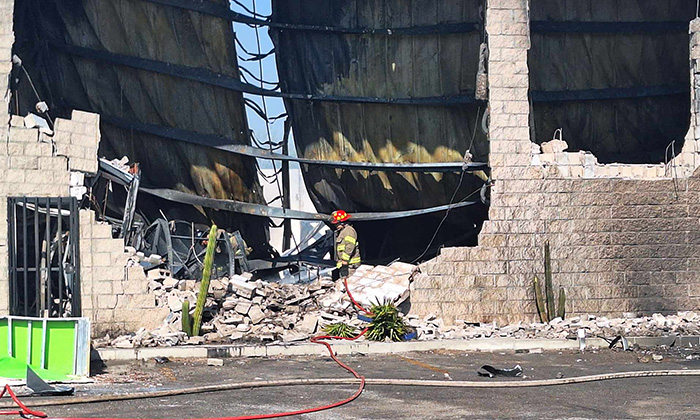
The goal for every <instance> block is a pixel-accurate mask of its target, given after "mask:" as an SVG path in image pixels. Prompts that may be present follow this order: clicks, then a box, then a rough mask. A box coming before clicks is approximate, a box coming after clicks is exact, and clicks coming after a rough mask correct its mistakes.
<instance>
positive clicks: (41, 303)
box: [7, 197, 80, 318]
mask: <svg viewBox="0 0 700 420" xmlns="http://www.w3.org/2000/svg"><path fill="white" fill-rule="evenodd" d="M7 208H8V210H7V212H8V217H7V220H8V223H9V252H10V258H9V260H10V264H9V265H10V314H11V315H19V316H43V317H54V318H59V317H76V316H80V270H79V269H78V267H80V263H79V255H80V253H79V248H78V245H79V241H80V233H79V230H78V228H79V224H80V219H79V214H78V206H77V201H76V199H75V198H73V197H58V198H53V197H52V198H47V197H10V198H8V207H7Z"/></svg>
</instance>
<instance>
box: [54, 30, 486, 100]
mask: <svg viewBox="0 0 700 420" xmlns="http://www.w3.org/2000/svg"><path fill="white" fill-rule="evenodd" d="M49 45H50V46H51V47H53V48H55V49H56V50H58V51H61V52H64V53H66V54H70V55H73V56H77V57H83V58H87V59H90V60H97V61H103V62H107V63H112V64H116V65H120V66H126V67H131V68H135V69H139V70H146V71H150V72H154V73H159V74H165V75H168V76H172V77H178V78H181V79H185V80H192V81H195V82H199V83H204V84H207V85H211V86H217V87H220V88H224V89H228V90H233V91H236V92H243V93H249V94H251V95H260V96H268V97H274V98H284V99H291V100H299V101H317V102H335V103H367V104H389V105H428V106H435V105H443V106H447V105H469V104H476V103H479V101H477V100H476V98H475V97H474V96H473V95H471V96H470V95H450V96H431V97H422V98H379V97H368V96H338V95H318V94H311V93H308V94H307V93H287V92H280V91H276V90H269V89H262V88H260V87H258V86H255V85H251V84H250V83H244V82H242V81H241V80H240V79H238V78H235V77H231V76H228V75H225V74H221V73H216V72H213V71H211V70H207V69H203V68H198V67H188V66H181V65H177V64H171V63H167V62H163V61H158V60H151V59H148V58H140V57H135V56H130V55H123V54H115V53H111V52H109V51H103V50H95V49H92V48H85V47H79V46H76V45H69V44H64V43H60V42H55V41H49Z"/></svg>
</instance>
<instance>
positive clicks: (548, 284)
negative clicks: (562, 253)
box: [544, 241, 556, 320]
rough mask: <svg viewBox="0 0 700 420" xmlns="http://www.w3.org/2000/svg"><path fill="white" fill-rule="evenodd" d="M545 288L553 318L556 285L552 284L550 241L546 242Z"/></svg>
mask: <svg viewBox="0 0 700 420" xmlns="http://www.w3.org/2000/svg"><path fill="white" fill-rule="evenodd" d="M544 289H545V293H546V295H547V317H548V318H549V319H550V320H552V319H553V318H554V314H555V313H556V308H555V304H556V302H554V287H553V286H552V257H551V255H550V253H549V241H546V242H545V243H544Z"/></svg>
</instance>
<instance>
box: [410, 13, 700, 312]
mask: <svg viewBox="0 0 700 420" xmlns="http://www.w3.org/2000/svg"><path fill="white" fill-rule="evenodd" d="M486 16H487V32H488V34H489V46H490V57H489V88H490V99H489V100H490V111H491V114H490V133H489V137H490V145H491V154H490V164H491V167H492V179H493V180H494V185H493V187H492V190H491V207H490V210H489V218H490V220H489V221H487V222H486V223H485V224H484V228H483V231H482V232H481V234H480V236H479V246H477V247H473V248H447V249H443V250H442V252H441V254H440V255H439V256H438V257H437V258H435V259H434V260H432V261H429V262H427V263H425V264H423V265H422V267H421V270H422V273H421V274H420V275H419V276H417V277H416V278H415V280H414V282H413V285H412V293H411V303H412V312H414V313H416V314H418V315H427V314H429V313H433V314H436V315H438V316H442V317H443V318H445V319H446V321H447V322H451V321H454V320H455V319H461V320H467V321H473V322H489V321H494V320H495V321H498V322H501V323H505V322H514V321H521V320H528V321H529V320H534V319H536V318H537V315H536V309H535V304H534V291H533V283H532V282H533V276H534V274H540V275H541V274H542V273H543V271H544V268H543V267H544V251H543V246H544V243H545V241H546V240H549V241H550V243H551V250H552V268H553V272H554V276H553V277H554V284H555V286H556V285H558V286H561V287H564V288H565V290H566V292H567V295H568V302H567V310H568V312H569V313H595V314H600V315H609V316H620V315H621V313H622V312H628V311H634V312H644V313H650V312H674V311H677V310H693V309H698V307H700V222H699V220H700V188H699V187H700V174H698V173H697V171H696V168H697V166H698V165H697V162H698V153H697V152H698V150H700V147H698V138H700V136H698V135H696V133H697V132H698V130H697V129H696V127H697V122H698V121H700V113H699V112H698V105H697V103H696V102H695V100H694V101H693V107H692V113H693V121H692V123H691V130H690V132H689V134H688V138H687V140H686V143H685V146H684V148H683V151H682V153H681V154H680V155H679V156H678V157H677V158H676V159H674V160H673V161H672V162H671V163H670V164H668V165H664V164H658V165H600V164H598V163H597V160H596V159H595V156H593V155H591V154H590V153H567V152H566V151H565V145H563V144H560V143H557V142H554V143H552V144H551V145H543V147H542V149H540V147H539V146H537V145H535V144H533V143H532V142H531V141H530V136H529V124H528V122H529V112H530V109H529V105H528V99H527V98H528V97H527V93H528V85H529V82H528V67H527V50H528V48H529V25H528V19H529V18H528V3H527V0H489V2H488V8H487V15H486ZM697 27H700V24H698V22H694V23H692V24H691V31H692V32H696V29H695V28H697ZM699 38H700V37H699V36H698V35H697V34H694V36H693V37H692V39H693V40H692V43H691V51H692V54H691V58H692V60H691V61H692V63H691V68H692V69H693V71H692V74H691V78H692V80H693V86H694V87H695V89H694V92H693V98H695V97H697V93H696V91H697V89H698V88H700V77H699V76H697V74H698V73H699V72H698V63H697V59H698V58H700V47H698V46H697V45H696V44H698V43H700V39H699ZM696 79H697V80H696ZM541 152H545V153H541ZM694 172H695V173H696V175H693V173H694Z"/></svg>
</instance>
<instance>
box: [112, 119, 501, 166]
mask: <svg viewBox="0 0 700 420" xmlns="http://www.w3.org/2000/svg"><path fill="white" fill-rule="evenodd" d="M100 118H101V120H102V122H104V123H107V124H110V125H114V126H116V127H120V128H126V129H129V130H136V131H140V132H142V133H147V134H153V135H156V136H159V137H164V138H168V139H172V140H177V141H182V142H186V143H191V144H198V145H201V146H207V147H212V148H214V149H217V150H223V151H226V152H229V153H235V154H238V155H242V156H249V157H253V158H258V159H268V160H277V161H282V162H298V163H301V164H306V165H316V166H328V167H331V168H339V169H348V170H358V171H384V172H461V171H466V172H474V171H484V170H487V169H488V165H487V164H486V163H479V162H471V163H464V162H434V163H391V162H388V163H384V162H346V161H334V160H315V159H307V158H299V157H293V156H289V155H286V154H279V153H274V152H271V151H269V150H266V149H260V148H257V147H252V146H248V145H242V144H233V143H234V140H232V139H228V138H225V137H221V136H217V135H213V134H201V133H195V132H192V131H188V130H181V129H178V128H173V127H164V126H161V125H156V124H146V123H141V122H136V121H130V120H126V119H124V118H117V117H112V116H109V115H101V116H100Z"/></svg>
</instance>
